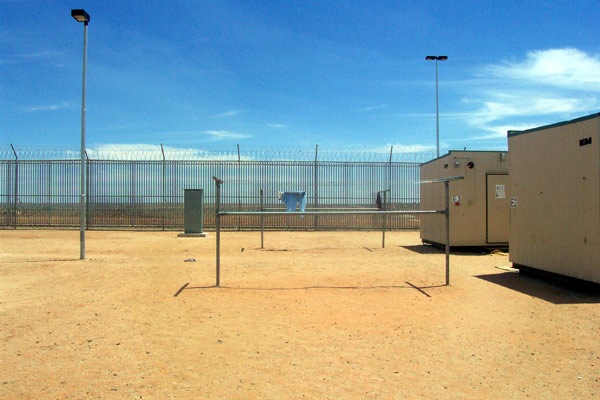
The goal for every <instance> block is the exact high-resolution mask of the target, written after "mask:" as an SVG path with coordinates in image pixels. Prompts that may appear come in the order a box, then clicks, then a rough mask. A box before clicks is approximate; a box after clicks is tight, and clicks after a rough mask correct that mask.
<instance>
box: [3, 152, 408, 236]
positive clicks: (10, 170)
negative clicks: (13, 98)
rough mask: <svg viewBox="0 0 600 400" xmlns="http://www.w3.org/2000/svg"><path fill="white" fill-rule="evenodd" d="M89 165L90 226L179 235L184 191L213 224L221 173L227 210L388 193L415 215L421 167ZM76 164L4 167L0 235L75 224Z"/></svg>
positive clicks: (394, 219)
mask: <svg viewBox="0 0 600 400" xmlns="http://www.w3.org/2000/svg"><path fill="white" fill-rule="evenodd" d="M389 159H390V161H388V162H384V161H373V162H371V161H320V160H318V159H317V158H316V157H315V160H313V161H278V160H269V161H261V160H243V159H241V157H238V158H237V160H236V159H234V160H231V159H228V160H166V159H165V157H162V160H160V159H159V160H93V159H88V160H87V162H86V166H85V168H86V171H85V176H86V183H85V185H86V188H85V190H86V193H87V196H86V203H87V204H86V205H87V207H86V224H87V227H88V228H89V229H94V228H97V229H107V228H108V229H123V228H135V229H152V230H179V229H183V225H184V221H183V199H184V189H204V194H205V196H204V197H205V214H204V215H205V221H204V226H205V228H208V229H212V228H214V227H215V220H214V202H215V193H214V185H213V184H212V179H211V177H212V176H221V177H223V179H224V180H225V181H226V182H227V184H226V185H224V186H223V191H222V194H221V195H222V197H221V208H222V210H223V211H231V212H245V211H260V207H261V206H260V191H261V189H262V190H263V193H264V195H263V196H264V204H263V207H264V208H274V209H278V208H280V209H281V210H284V206H283V204H282V203H280V202H279V201H278V199H277V193H278V191H305V192H306V193H307V199H308V202H307V205H308V207H309V208H310V209H316V210H324V211H326V210H328V209H340V208H342V209H345V208H352V209H356V208H373V207H375V198H376V194H377V192H379V191H383V190H389V193H388V198H387V210H389V211H412V210H418V209H419V201H420V199H419V179H420V176H419V165H420V164H419V163H418V162H398V161H391V160H392V158H391V157H390V158H389ZM79 173H80V161H79V160H76V159H71V160H62V159H61V160H28V159H26V160H23V159H19V157H17V156H16V153H15V157H14V159H13V160H0V228H16V227H52V228H63V227H64V228H74V227H77V226H78V225H79V219H78V218H79V208H78V203H79V191H80V186H79V185H80V183H79ZM387 222H388V226H387V228H388V229H415V228H418V227H419V225H418V224H419V222H418V217H416V216H414V215H404V214H395V215H391V216H390V217H389V220H388V221H387ZM264 223H265V225H264V228H265V229H267V230H278V229H292V230H294V229H297V230H305V229H319V230H332V229H365V230H368V229H379V226H380V221H379V219H378V218H377V216H372V215H335V214H331V215H323V216H317V215H314V216H310V217H309V216H307V218H303V219H299V218H290V217H289V216H285V215H280V216H273V217H271V218H269V219H268V220H265V221H264ZM222 228H224V229H236V230H257V229H259V228H260V217H259V216H257V215H241V214H240V215H236V216H233V217H231V218H228V220H227V221H226V225H224V226H222Z"/></svg>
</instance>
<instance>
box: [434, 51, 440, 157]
mask: <svg viewBox="0 0 600 400" xmlns="http://www.w3.org/2000/svg"><path fill="white" fill-rule="evenodd" d="M435 149H436V153H437V156H438V157H439V156H440V106H439V96H438V60H437V58H436V59H435Z"/></svg>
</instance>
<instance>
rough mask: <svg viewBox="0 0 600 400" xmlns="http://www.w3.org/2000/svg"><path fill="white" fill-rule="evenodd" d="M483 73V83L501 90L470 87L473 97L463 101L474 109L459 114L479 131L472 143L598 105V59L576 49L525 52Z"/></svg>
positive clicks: (541, 123) (585, 110)
mask: <svg viewBox="0 0 600 400" xmlns="http://www.w3.org/2000/svg"><path fill="white" fill-rule="evenodd" d="M483 73H484V75H485V76H484V78H485V79H484V80H489V81H490V82H495V83H496V84H497V85H501V86H502V88H503V90H501V91H500V90H489V89H488V88H485V89H484V88H481V89H479V91H478V90H477V89H473V88H470V90H473V92H474V93H475V96H473V97H469V98H466V99H464V101H465V102H466V103H470V104H478V105H479V106H478V108H477V109H475V110H474V111H472V112H468V113H464V114H462V115H463V117H464V119H465V120H466V121H467V122H468V123H469V124H470V125H472V126H474V127H476V128H479V129H481V130H482V131H484V132H485V133H484V134H482V135H480V136H478V137H476V138H473V139H479V140H493V139H499V138H506V131H507V130H522V129H529V128H533V127H536V126H540V125H544V124H548V123H553V122H558V121H561V120H565V119H569V118H573V117H577V116H581V115H585V114H588V113H590V112H593V111H595V110H597V109H598V108H599V107H600V101H599V98H600V61H599V57H598V56H597V55H595V56H592V55H588V54H586V53H584V52H582V51H580V50H577V49H572V48H566V49H550V50H539V51H531V52H529V53H528V54H527V56H526V58H525V60H524V61H522V62H515V63H503V64H501V65H488V66H486V67H484V68H483ZM473 92H472V93H473ZM532 120H538V122H539V123H535V124H533V123H531V121H532Z"/></svg>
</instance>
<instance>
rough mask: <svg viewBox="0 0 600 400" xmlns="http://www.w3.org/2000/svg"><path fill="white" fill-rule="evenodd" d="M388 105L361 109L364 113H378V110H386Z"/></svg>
mask: <svg viewBox="0 0 600 400" xmlns="http://www.w3.org/2000/svg"><path fill="white" fill-rule="evenodd" d="M386 107H387V104H379V105H376V106H368V107H364V108H363V109H361V111H362V112H370V111H376V110H381V109H383V108H386Z"/></svg>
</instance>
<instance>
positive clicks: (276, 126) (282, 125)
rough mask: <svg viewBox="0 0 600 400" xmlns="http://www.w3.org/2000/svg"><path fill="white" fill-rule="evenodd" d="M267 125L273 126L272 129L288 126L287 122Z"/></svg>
mask: <svg viewBox="0 0 600 400" xmlns="http://www.w3.org/2000/svg"><path fill="white" fill-rule="evenodd" d="M267 127H269V128H271V129H283V128H287V127H288V125H285V124H267Z"/></svg>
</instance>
